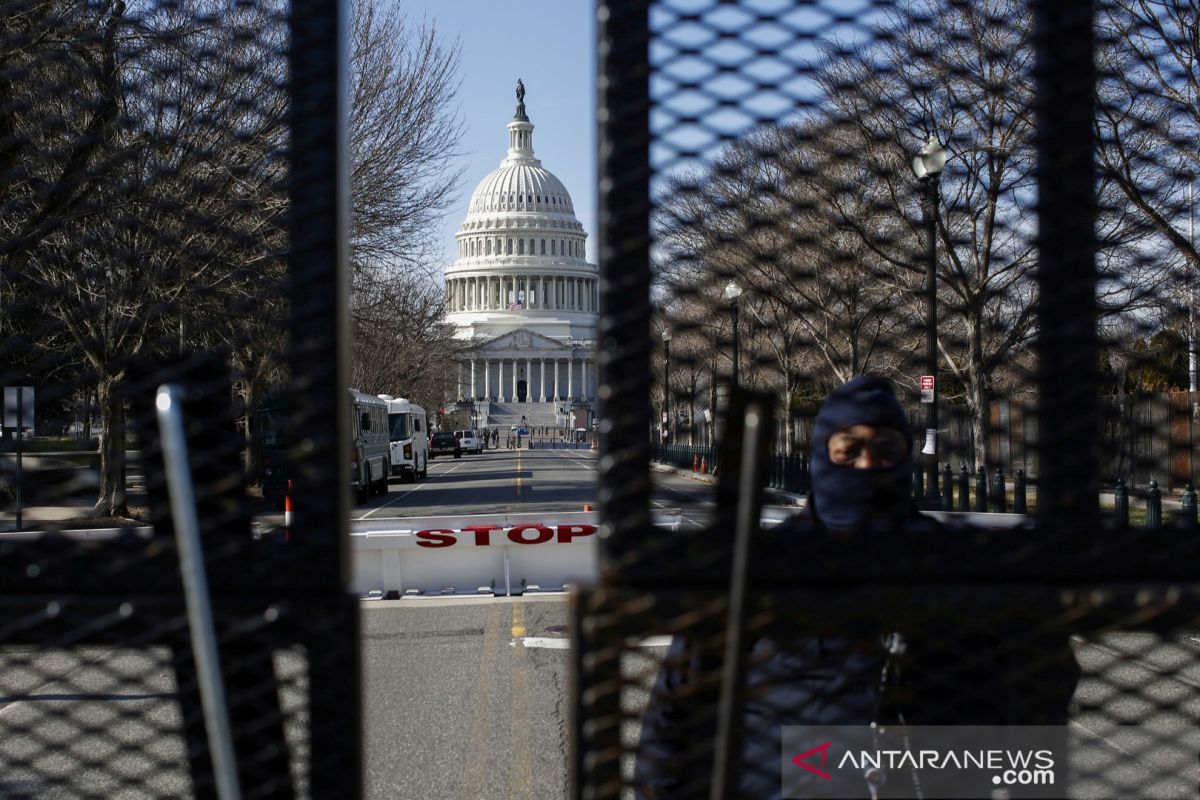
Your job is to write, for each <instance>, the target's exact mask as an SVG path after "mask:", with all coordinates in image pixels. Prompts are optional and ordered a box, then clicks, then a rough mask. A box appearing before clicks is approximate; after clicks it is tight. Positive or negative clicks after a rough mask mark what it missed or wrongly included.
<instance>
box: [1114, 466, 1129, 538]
mask: <svg viewBox="0 0 1200 800" xmlns="http://www.w3.org/2000/svg"><path fill="white" fill-rule="evenodd" d="M1113 522H1114V524H1115V525H1116V526H1117V529H1118V530H1124V529H1125V528H1128V527H1129V490H1128V489H1126V488H1125V479H1124V478H1117V488H1116V491H1115V492H1114V493H1113Z"/></svg>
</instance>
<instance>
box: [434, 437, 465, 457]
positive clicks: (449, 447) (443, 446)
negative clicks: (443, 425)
mask: <svg viewBox="0 0 1200 800" xmlns="http://www.w3.org/2000/svg"><path fill="white" fill-rule="evenodd" d="M451 454H453V456H454V457H455V458H462V445H460V444H459V443H458V439H456V438H454V434H453V433H451V432H450V431H438V432H437V433H435V434H434V435H433V436H431V437H429V458H430V459H433V458H436V457H438V456H448V455H451Z"/></svg>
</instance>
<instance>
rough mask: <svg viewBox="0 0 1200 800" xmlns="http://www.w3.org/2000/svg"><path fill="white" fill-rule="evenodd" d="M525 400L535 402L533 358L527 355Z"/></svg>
mask: <svg viewBox="0 0 1200 800" xmlns="http://www.w3.org/2000/svg"><path fill="white" fill-rule="evenodd" d="M525 401H526V402H533V359H532V358H529V357H528V356H526V357H525Z"/></svg>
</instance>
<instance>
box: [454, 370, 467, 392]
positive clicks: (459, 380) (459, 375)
mask: <svg viewBox="0 0 1200 800" xmlns="http://www.w3.org/2000/svg"><path fill="white" fill-rule="evenodd" d="M464 366H466V365H465V364H463V362H461V361H459V362H458V370H457V372H458V376H457V377H458V388H457V390H456V391H457V392H458V394H457V395H455V396H456V397H457V398H458V399H459V400H462V399H463V390H462V387H463V376H462V374H463V367H464Z"/></svg>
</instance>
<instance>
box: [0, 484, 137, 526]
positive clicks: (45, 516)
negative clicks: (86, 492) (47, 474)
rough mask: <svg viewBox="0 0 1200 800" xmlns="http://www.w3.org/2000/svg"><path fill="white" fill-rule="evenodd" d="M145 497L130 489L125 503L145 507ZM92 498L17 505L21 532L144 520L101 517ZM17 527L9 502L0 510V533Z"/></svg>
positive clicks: (120, 523) (13, 510)
mask: <svg viewBox="0 0 1200 800" xmlns="http://www.w3.org/2000/svg"><path fill="white" fill-rule="evenodd" d="M146 502H147V501H146V496H145V494H143V493H142V492H130V493H129V495H128V504H129V506H130V507H131V508H139V507H140V508H145V507H146ZM95 503H96V499H95V497H90V496H87V497H85V496H76V497H71V498H64V499H63V500H62V501H61V502H60V503H58V504H56V505H42V504H40V503H38V504H35V505H23V506H22V508H21V531H22V532H32V531H44V530H55V531H62V530H69V531H84V532H91V531H99V530H108V531H110V532H111V530H112V529H113V528H142V527H146V523H145V522H142V521H141V520H139V519H134V518H131V517H101V516H98V515H97V514H96V513H95V511H94V507H95ZM16 530H17V513H16V505H15V504H14V503H12V502H11V501H10V502H9V503H7V504H6V505H5V506H4V508H3V509H0V533H13V532H16Z"/></svg>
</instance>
